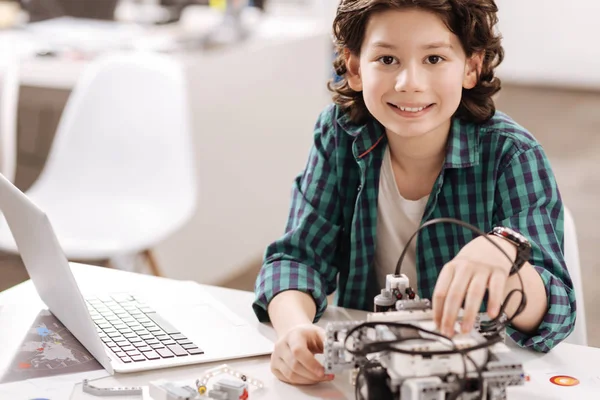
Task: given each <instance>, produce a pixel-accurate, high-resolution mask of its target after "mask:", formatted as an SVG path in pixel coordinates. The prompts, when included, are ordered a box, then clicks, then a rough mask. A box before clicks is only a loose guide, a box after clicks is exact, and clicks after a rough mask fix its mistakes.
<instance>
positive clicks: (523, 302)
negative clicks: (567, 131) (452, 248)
mask: <svg viewBox="0 0 600 400" xmlns="http://www.w3.org/2000/svg"><path fill="white" fill-rule="evenodd" d="M441 223H451V224H455V225H459V226H462V227H463V228H467V229H469V230H470V231H472V232H475V233H476V234H477V235H479V236H482V237H484V238H485V239H486V240H487V241H488V242H490V243H491V244H492V245H493V246H494V247H496V248H497V249H498V250H500V252H501V253H502V254H504V256H505V257H506V259H507V260H508V261H510V263H511V264H512V265H511V267H510V270H511V274H516V275H517V278H519V284H520V285H521V289H513V290H511V291H510V292H509V293H508V295H506V298H505V299H504V302H503V303H502V306H501V307H500V311H499V312H498V315H497V316H496V317H495V318H493V319H491V320H490V321H489V324H494V325H495V324H496V323H497V322H498V321H499V320H500V318H501V317H502V314H503V313H504V312H505V310H506V305H507V304H508V300H509V299H510V298H511V296H512V294H513V293H514V292H521V303H519V306H518V307H517V310H516V311H515V313H514V314H513V315H512V317H510V318H508V319H507V321H506V322H505V323H504V324H503V326H502V327H503V328H505V327H506V326H508V325H509V324H510V323H511V322H512V321H513V320H514V319H515V318H516V317H517V316H518V315H519V314H520V313H521V312H523V310H524V309H525V306H526V304H527V299H526V297H525V287H524V285H523V279H522V278H521V274H520V272H519V268H518V267H517V265H516V264H515V260H513V259H512V258H511V257H510V256H509V255H508V253H506V251H504V249H503V248H502V247H500V245H499V244H498V243H496V242H494V241H493V240H492V239H491V238H490V237H489V235H488V234H487V233H485V232H484V231H482V230H481V229H479V228H477V227H475V226H473V225H471V224H469V223H467V222H464V221H461V220H459V219H456V218H434V219H432V220H429V221H427V222H425V223H424V224H423V225H421V226H420V227H419V229H417V230H416V231H415V233H413V234H412V236H411V237H410V238H409V239H408V242H407V243H406V245H405V246H404V249H403V250H402V253H401V254H400V258H399V259H398V263H397V264H396V270H395V275H396V276H399V275H400V271H401V267H402V261H403V260H404V256H405V255H406V252H407V251H408V247H409V245H410V243H411V242H412V241H413V239H414V238H415V236H417V235H418V234H419V232H420V231H421V230H423V229H424V228H426V227H428V226H431V225H436V224H441Z"/></svg>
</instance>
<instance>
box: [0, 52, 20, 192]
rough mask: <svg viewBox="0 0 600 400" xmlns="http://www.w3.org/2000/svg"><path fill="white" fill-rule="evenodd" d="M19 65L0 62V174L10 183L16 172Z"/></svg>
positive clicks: (9, 60)
mask: <svg viewBox="0 0 600 400" xmlns="http://www.w3.org/2000/svg"><path fill="white" fill-rule="evenodd" d="M18 105H19V64H18V62H17V61H16V60H13V59H12V58H10V57H3V58H2V59H1V60H0V173H1V174H2V175H4V177H6V179H8V180H9V181H11V182H14V181H15V174H16V171H17V109H18Z"/></svg>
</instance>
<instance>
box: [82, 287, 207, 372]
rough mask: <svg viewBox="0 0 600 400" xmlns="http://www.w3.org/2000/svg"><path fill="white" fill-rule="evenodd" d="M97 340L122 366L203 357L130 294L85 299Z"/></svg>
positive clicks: (171, 326)
mask: <svg viewBox="0 0 600 400" xmlns="http://www.w3.org/2000/svg"><path fill="white" fill-rule="evenodd" d="M86 303H87V307H88V310H89V312H90V315H91V317H92V320H93V321H94V323H95V324H96V329H97V330H98V334H99V335H100V339H102V341H103V342H104V344H106V346H108V347H109V348H110V350H111V351H112V352H113V353H115V355H116V356H117V357H119V358H120V359H121V361H123V362H124V363H131V362H143V361H147V360H159V359H162V358H175V357H186V356H189V355H197V354H204V351H202V349H200V348H199V347H198V346H197V345H196V344H195V343H192V341H191V340H189V339H188V338H187V337H186V336H185V335H183V334H182V333H181V332H179V330H178V329H177V328H175V327H174V326H173V325H171V324H170V323H169V322H168V321H167V320H165V319H164V318H163V317H161V316H160V315H159V314H158V313H156V312H155V311H154V310H152V309H151V308H150V307H148V306H147V305H146V304H145V303H144V302H143V301H141V300H140V299H139V298H136V297H135V296H133V295H130V294H113V295H110V296H99V297H93V298H88V299H86Z"/></svg>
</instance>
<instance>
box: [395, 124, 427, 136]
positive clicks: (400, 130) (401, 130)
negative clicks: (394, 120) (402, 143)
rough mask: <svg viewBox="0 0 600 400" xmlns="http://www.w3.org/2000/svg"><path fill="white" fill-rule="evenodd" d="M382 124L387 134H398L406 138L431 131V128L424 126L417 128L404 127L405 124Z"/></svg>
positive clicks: (423, 134)
mask: <svg viewBox="0 0 600 400" xmlns="http://www.w3.org/2000/svg"><path fill="white" fill-rule="evenodd" d="M384 126H385V128H386V131H387V132H388V134H391V135H395V136H399V137H402V138H406V139H410V138H416V137H420V136H425V135H426V134H427V133H429V132H431V130H432V129H431V128H429V129H428V128H425V127H424V128H421V129H419V128H417V127H415V126H410V127H406V126H398V125H393V124H390V125H387V126H386V125H384ZM388 126H389V127H388Z"/></svg>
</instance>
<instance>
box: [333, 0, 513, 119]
mask: <svg viewBox="0 0 600 400" xmlns="http://www.w3.org/2000/svg"><path fill="white" fill-rule="evenodd" d="M409 8H412V9H415V8H417V9H423V10H425V11H429V12H433V13H435V14H436V15H438V16H440V18H441V19H442V21H443V22H444V23H445V24H446V26H447V27H448V29H449V30H450V31H451V32H452V33H454V34H455V35H456V36H457V37H458V39H459V40H460V43H461V44H462V47H463V50H464V52H465V54H466V56H467V57H471V56H472V55H473V54H477V53H483V54H484V56H483V65H482V69H481V73H480V74H478V77H477V84H476V85H475V87H473V88H472V89H464V88H463V93H462V99H461V102H460V105H459V107H458V109H457V110H456V112H455V113H454V116H455V117H457V118H461V119H463V120H466V121H472V122H476V123H481V122H485V121H487V120H488V119H490V118H491V117H492V116H493V115H494V112H495V111H496V107H495V105H494V101H493V99H492V96H493V95H494V94H495V93H497V92H498V91H499V90H500V86H501V82H500V79H499V78H497V77H494V69H495V68H496V67H497V66H498V65H499V64H500V63H501V62H502V60H503V59H504V50H503V48H502V45H501V43H500V41H501V37H500V35H498V34H497V33H495V32H494V26H495V25H496V23H497V22H498V17H497V16H496V13H497V12H498V7H497V6H496V4H495V2H494V0H341V2H340V5H339V6H338V9H337V14H336V16H335V19H334V21H333V35H334V39H335V47H336V52H337V57H336V59H335V61H334V62H333V67H334V70H335V73H336V75H338V77H339V78H340V79H338V80H337V81H336V80H331V81H330V82H329V83H328V85H327V86H328V88H329V90H330V91H331V92H333V101H334V102H335V103H336V104H338V105H339V106H340V107H341V108H342V109H344V110H345V111H347V112H348V113H349V116H350V119H351V120H352V121H353V122H355V123H362V122H364V121H366V119H367V118H369V117H370V115H371V114H370V113H369V110H367V106H366V105H365V102H364V99H363V95H362V92H356V91H354V90H352V89H351V88H350V86H349V84H348V80H347V79H346V77H345V74H346V72H347V69H346V57H345V54H344V50H346V49H347V50H348V51H350V52H351V53H352V54H355V55H360V50H361V46H362V43H363V40H364V36H365V30H366V27H367V22H368V21H369V17H370V16H371V15H372V14H373V13H375V12H381V11H385V10H390V9H392V10H398V9H409Z"/></svg>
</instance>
